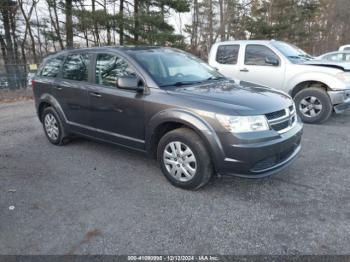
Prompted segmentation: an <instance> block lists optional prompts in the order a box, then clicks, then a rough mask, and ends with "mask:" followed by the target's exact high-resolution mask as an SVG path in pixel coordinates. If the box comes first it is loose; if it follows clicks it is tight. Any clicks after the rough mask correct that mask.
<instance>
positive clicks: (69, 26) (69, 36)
mask: <svg viewBox="0 0 350 262" xmlns="http://www.w3.org/2000/svg"><path fill="white" fill-rule="evenodd" d="M65 11H66V44H67V47H68V48H72V47H73V19H72V0H66V4H65Z"/></svg>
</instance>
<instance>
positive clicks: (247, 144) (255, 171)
mask: <svg viewBox="0 0 350 262" xmlns="http://www.w3.org/2000/svg"><path fill="white" fill-rule="evenodd" d="M302 133H303V126H302V124H301V123H300V122H297V124H296V125H295V126H294V127H293V128H292V129H291V130H289V131H288V132H286V133H284V134H277V132H274V131H268V132H266V134H261V136H260V137H255V138H253V139H250V141H249V139H244V138H239V139H238V141H237V140H236V139H235V138H234V137H233V135H232V134H230V133H225V134H221V135H220V140H221V141H222V142H223V145H224V146H223V147H224V151H225V158H224V160H223V161H221V163H220V164H219V165H218V166H216V169H217V172H218V173H219V174H222V175H232V176H239V177H245V178H261V177H265V176H269V175H272V174H274V173H276V172H279V171H281V170H282V169H284V168H286V167H287V166H288V165H290V164H291V163H292V162H293V161H294V160H295V159H296V157H297V156H298V155H299V152H300V150H301V136H302ZM233 140H235V141H233Z"/></svg>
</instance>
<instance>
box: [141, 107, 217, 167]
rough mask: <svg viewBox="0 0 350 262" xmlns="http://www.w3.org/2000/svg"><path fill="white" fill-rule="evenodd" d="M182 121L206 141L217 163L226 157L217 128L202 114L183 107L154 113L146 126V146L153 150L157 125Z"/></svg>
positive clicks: (148, 149) (150, 150) (149, 150)
mask: <svg viewBox="0 0 350 262" xmlns="http://www.w3.org/2000/svg"><path fill="white" fill-rule="evenodd" d="M169 122H173V123H180V124H183V125H185V126H187V127H189V128H191V129H193V130H194V131H195V132H196V133H197V134H198V135H199V136H200V137H201V138H202V139H203V141H204V143H205V145H206V146H207V149H208V150H209V153H210V156H211V157H212V159H213V161H214V165H215V163H218V162H217V161H219V160H222V159H223V158H224V153H223V147H222V145H221V142H220V139H219V137H218V136H217V134H216V132H215V130H214V129H213V128H212V127H211V126H210V125H209V123H208V122H207V121H205V120H204V119H203V118H202V117H201V116H199V115H197V114H194V113H193V112H191V111H187V110H183V109H166V110H163V111H161V112H159V113H157V114H156V115H154V116H153V117H152V118H151V120H150V121H149V124H148V125H147V127H146V141H147V143H146V148H147V151H148V152H152V143H151V141H152V137H153V135H154V133H155V130H156V129H157V127H159V126H160V125H162V124H165V123H169Z"/></svg>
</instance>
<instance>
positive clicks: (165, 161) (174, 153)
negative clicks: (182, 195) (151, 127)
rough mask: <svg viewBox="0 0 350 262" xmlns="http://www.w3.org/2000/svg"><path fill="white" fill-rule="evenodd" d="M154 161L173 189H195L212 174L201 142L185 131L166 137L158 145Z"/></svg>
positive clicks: (178, 131)
mask: <svg viewBox="0 0 350 262" xmlns="http://www.w3.org/2000/svg"><path fill="white" fill-rule="evenodd" d="M157 158H158V162H159V165H160V168H161V170H162V172H163V173H164V175H165V177H166V178H167V179H168V180H169V181H170V183H171V184H173V185H174V186H176V187H180V188H183V189H191V190H196V189H199V188H200V187H203V186H204V185H206V184H207V183H208V182H209V180H210V178H211V177H212V174H213V166H212V162H211V159H210V156H209V154H208V150H207V149H206V147H205V145H204V143H203V141H202V139H201V138H200V137H199V136H198V135H197V134H196V133H195V132H194V131H192V130H190V129H188V128H179V129H175V130H173V131H170V132H169V133H166V134H165V135H164V136H163V137H162V138H161V140H160V142H159V144H158V149H157Z"/></svg>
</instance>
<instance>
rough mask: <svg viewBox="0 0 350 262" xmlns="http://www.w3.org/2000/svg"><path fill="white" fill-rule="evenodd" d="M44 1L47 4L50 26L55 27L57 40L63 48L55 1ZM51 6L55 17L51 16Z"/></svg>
mask: <svg viewBox="0 0 350 262" xmlns="http://www.w3.org/2000/svg"><path fill="white" fill-rule="evenodd" d="M46 2H47V4H48V6H49V15H50V20H51V23H52V26H53V28H54V29H55V32H56V36H57V39H58V42H59V44H60V47H61V49H62V50H63V49H64V45H63V40H62V36H61V32H60V23H59V20H58V14H57V5H56V1H55V0H46ZM51 7H52V9H53V12H54V15H55V17H53V16H52V13H51Z"/></svg>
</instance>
